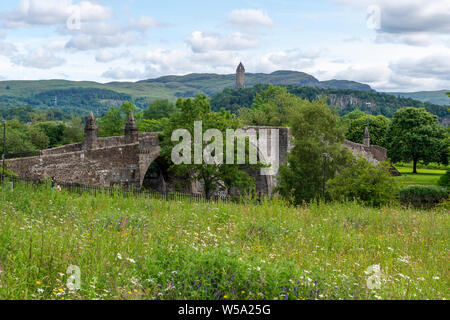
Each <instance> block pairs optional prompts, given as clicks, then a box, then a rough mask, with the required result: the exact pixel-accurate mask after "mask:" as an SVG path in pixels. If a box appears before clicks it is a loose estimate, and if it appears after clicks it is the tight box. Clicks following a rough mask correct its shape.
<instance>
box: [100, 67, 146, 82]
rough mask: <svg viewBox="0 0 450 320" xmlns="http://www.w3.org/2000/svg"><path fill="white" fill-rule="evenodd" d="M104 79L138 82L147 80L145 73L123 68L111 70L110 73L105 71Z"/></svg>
mask: <svg viewBox="0 0 450 320" xmlns="http://www.w3.org/2000/svg"><path fill="white" fill-rule="evenodd" d="M102 77H104V78H108V79H113V80H122V81H123V80H137V79H144V78H145V72H142V71H140V70H137V69H134V70H129V69H123V68H121V67H118V68H109V69H108V71H105V72H104V73H103V74H102Z"/></svg>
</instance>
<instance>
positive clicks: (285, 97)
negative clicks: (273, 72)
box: [239, 85, 307, 126]
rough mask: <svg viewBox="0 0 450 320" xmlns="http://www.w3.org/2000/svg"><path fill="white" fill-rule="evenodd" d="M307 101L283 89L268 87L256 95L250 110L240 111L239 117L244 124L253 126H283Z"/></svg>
mask: <svg viewBox="0 0 450 320" xmlns="http://www.w3.org/2000/svg"><path fill="white" fill-rule="evenodd" d="M306 103H307V101H305V100H302V99H299V98H297V97H296V96H294V95H292V94H290V93H288V91H287V89H286V88H284V87H276V86H274V85H270V86H269V87H268V88H267V89H266V90H263V91H262V92H260V93H257V94H256V97H255V100H254V102H253V105H252V107H251V108H250V109H245V108H243V109H240V110H239V116H240V118H241V119H242V120H243V121H244V123H245V124H248V125H255V126H258V125H259V126H285V125H287V124H288V122H289V121H290V119H292V117H293V116H294V114H293V113H294V112H296V111H297V108H298V107H299V106H300V105H302V104H306Z"/></svg>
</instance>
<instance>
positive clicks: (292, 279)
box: [0, 184, 450, 299]
mask: <svg viewBox="0 0 450 320" xmlns="http://www.w3.org/2000/svg"><path fill="white" fill-rule="evenodd" d="M0 196H1V201H0V298H1V299H444V298H445V299H449V298H450V293H449V288H450V286H449V273H448V261H449V252H448V241H449V234H450V228H449V227H450V224H449V215H448V212H445V211H443V210H442V209H434V210H430V211H421V210H416V209H402V208H400V207H384V208H381V209H371V208H365V207H362V206H359V205H357V204H355V203H346V204H338V203H333V204H310V205H305V206H304V207H301V208H294V207H291V206H288V205H287V204H285V203H283V202H281V201H278V200H272V201H268V200H267V201H265V202H264V203H263V204H262V205H259V206H252V205H239V204H226V203H217V204H208V203H206V204H205V203H202V204H200V203H188V202H181V201H179V202H177V201H168V202H167V201H163V200H161V201H160V200H150V199H146V198H124V197H122V196H121V194H120V193H117V194H116V195H113V196H110V195H97V196H95V197H94V196H91V195H88V194H84V195H77V194H69V193H66V192H64V191H63V192H57V191H51V190H48V189H45V188H42V187H36V188H34V189H30V188H27V187H25V186H24V185H21V184H19V185H17V186H16V187H15V189H14V191H11V190H10V189H9V188H7V187H5V188H3V189H1V194H0ZM69 265H76V266H79V267H80V269H81V289H79V290H70V289H69V288H68V287H67V286H66V282H67V280H68V277H69V276H70V275H69V274H67V273H66V270H67V268H68V266H69ZM372 265H380V267H381V271H382V276H381V287H380V288H379V289H369V288H368V286H367V280H368V277H369V276H370V274H366V271H367V269H368V268H369V267H370V266H372Z"/></svg>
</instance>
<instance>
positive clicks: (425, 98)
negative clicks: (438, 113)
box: [389, 89, 450, 106]
mask: <svg viewBox="0 0 450 320" xmlns="http://www.w3.org/2000/svg"><path fill="white" fill-rule="evenodd" d="M446 92H450V89H449V90H441V91H421V92H389V94H392V95H394V96H397V97H403V98H411V99H415V100H419V101H422V102H431V103H434V104H439V105H441V106H449V105H450V97H449V96H447V95H446V94H445V93H446Z"/></svg>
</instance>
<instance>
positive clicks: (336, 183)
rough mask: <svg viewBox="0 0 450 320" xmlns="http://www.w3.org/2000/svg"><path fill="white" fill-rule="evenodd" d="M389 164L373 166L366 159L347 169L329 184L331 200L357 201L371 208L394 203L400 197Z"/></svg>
mask: <svg viewBox="0 0 450 320" xmlns="http://www.w3.org/2000/svg"><path fill="white" fill-rule="evenodd" d="M389 168H390V166H389V164H388V163H380V164H378V165H373V164H371V163H370V162H369V161H367V160H366V159H364V158H360V159H358V160H356V162H355V163H354V164H352V165H351V166H349V167H347V168H345V169H344V170H342V171H341V173H340V174H339V175H338V176H336V177H335V178H334V179H332V180H330V181H329V182H328V190H329V194H330V196H331V198H332V199H333V200H337V201H346V200H357V201H358V202H361V203H363V204H366V205H370V206H381V205H384V204H389V203H392V202H394V201H395V200H396V198H397V195H398V186H397V182H396V181H395V180H394V179H392V177H391V175H390V172H389Z"/></svg>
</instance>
